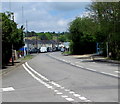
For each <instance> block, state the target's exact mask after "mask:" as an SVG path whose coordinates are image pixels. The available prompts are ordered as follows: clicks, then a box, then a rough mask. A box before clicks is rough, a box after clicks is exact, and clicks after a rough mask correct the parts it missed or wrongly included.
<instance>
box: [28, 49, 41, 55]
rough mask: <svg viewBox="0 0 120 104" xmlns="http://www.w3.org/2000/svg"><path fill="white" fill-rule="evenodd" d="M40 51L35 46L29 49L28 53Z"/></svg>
mask: <svg viewBox="0 0 120 104" xmlns="http://www.w3.org/2000/svg"><path fill="white" fill-rule="evenodd" d="M39 52H40V51H39V49H37V48H33V49H30V50H29V53H30V54H31V53H39Z"/></svg>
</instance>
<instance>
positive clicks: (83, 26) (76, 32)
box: [69, 17, 96, 54]
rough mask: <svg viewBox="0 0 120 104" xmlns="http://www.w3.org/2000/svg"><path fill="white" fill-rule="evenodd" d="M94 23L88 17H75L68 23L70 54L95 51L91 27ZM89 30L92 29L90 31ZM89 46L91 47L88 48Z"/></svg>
mask: <svg viewBox="0 0 120 104" xmlns="http://www.w3.org/2000/svg"><path fill="white" fill-rule="evenodd" d="M95 26H96V25H95V23H94V22H93V21H92V20H91V19H90V18H80V17H77V18H76V19H75V20H74V21H72V22H71V23H70V28H69V31H70V34H69V38H70V39H71V40H72V42H71V45H70V47H71V52H72V54H85V53H93V52H95V40H96V38H95V36H94V34H93V33H94V31H95V30H93V29H92V28H93V27H95ZM91 30H93V31H92V32H91ZM89 47H91V48H89Z"/></svg>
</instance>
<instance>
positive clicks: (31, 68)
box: [25, 62, 49, 81]
mask: <svg viewBox="0 0 120 104" xmlns="http://www.w3.org/2000/svg"><path fill="white" fill-rule="evenodd" d="M25 64H26V66H27V67H28V68H29V69H30V70H31V71H33V72H34V73H35V74H37V75H38V76H40V77H41V78H42V79H44V80H46V81H49V80H48V79H47V78H46V77H44V76H42V75H41V74H40V73H38V72H37V71H35V70H33V69H32V68H31V67H30V66H29V65H28V63H27V62H26V63H25Z"/></svg>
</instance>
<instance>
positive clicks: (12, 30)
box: [0, 12, 24, 64]
mask: <svg viewBox="0 0 120 104" xmlns="http://www.w3.org/2000/svg"><path fill="white" fill-rule="evenodd" d="M0 15H2V21H0V23H1V24H2V61H3V64H5V63H7V62H8V61H9V59H10V57H11V55H12V45H13V48H14V49H15V50H18V49H19V48H20V47H21V46H23V45H24V43H23V34H22V33H23V29H22V28H20V29H18V28H17V24H16V23H15V22H14V20H11V16H13V13H11V12H7V13H0Z"/></svg>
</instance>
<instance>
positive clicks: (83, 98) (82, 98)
mask: <svg viewBox="0 0 120 104" xmlns="http://www.w3.org/2000/svg"><path fill="white" fill-rule="evenodd" d="M79 99H81V100H87V98H85V97H79Z"/></svg>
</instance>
